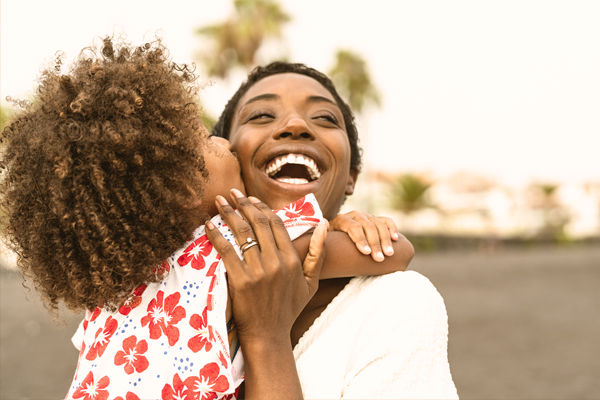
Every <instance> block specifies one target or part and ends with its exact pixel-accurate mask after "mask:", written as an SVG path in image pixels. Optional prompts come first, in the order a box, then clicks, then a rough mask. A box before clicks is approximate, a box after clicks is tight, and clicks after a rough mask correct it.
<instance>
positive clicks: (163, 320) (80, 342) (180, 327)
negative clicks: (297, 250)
mask: <svg viewBox="0 0 600 400" xmlns="http://www.w3.org/2000/svg"><path fill="white" fill-rule="evenodd" d="M276 214H277V215H279V217H281V219H282V220H283V222H284V225H285V227H286V228H287V230H288V233H289V234H290V237H291V238H292V240H293V239H295V238H297V237H299V236H300V235H302V234H303V233H305V232H306V231H307V230H308V229H310V228H312V227H314V226H316V225H318V224H319V222H320V221H321V220H322V214H321V211H320V209H319V207H318V204H317V202H316V199H315V198H314V196H313V195H312V194H310V195H307V196H306V197H304V198H302V199H300V200H298V201H296V202H294V203H292V204H290V205H288V206H287V207H285V208H284V209H282V210H278V211H276ZM212 222H213V223H214V224H215V226H217V227H218V229H219V230H220V232H221V233H222V234H223V236H224V237H225V238H226V239H227V240H229V241H230V242H231V243H232V244H233V245H234V248H235V249H236V251H237V253H238V255H239V256H240V257H242V254H241V252H240V250H239V247H238V245H237V244H236V243H235V240H234V238H233V234H232V233H231V231H230V230H229V228H228V227H227V225H226V224H225V222H224V221H223V219H222V218H221V217H220V216H218V215H217V216H216V217H214V218H213V219H212ZM220 260H221V258H220V256H219V255H218V254H217V251H216V250H215V249H214V248H213V246H212V244H211V243H210V242H209V241H208V238H207V236H206V234H205V232H204V226H201V227H199V228H197V229H196V230H195V231H194V234H193V237H192V239H191V240H190V241H188V242H187V243H186V244H185V245H184V246H183V247H182V248H181V249H179V250H178V251H176V252H175V253H173V255H172V256H171V257H169V259H168V260H166V261H165V262H163V264H162V265H161V266H160V267H159V268H160V269H164V270H165V271H166V272H167V276H166V278H165V279H164V280H163V281H161V282H158V283H150V284H148V285H141V286H139V287H138V288H137V289H135V291H134V292H133V293H132V295H131V297H130V298H129V299H128V301H127V302H126V303H125V304H123V305H122V306H121V307H120V308H119V310H118V311H117V312H109V311H107V310H105V309H102V308H96V309H95V310H94V311H93V312H92V311H88V312H87V315H86V317H85V319H84V320H83V321H82V322H81V324H80V326H79V329H78V330H77V332H76V333H75V335H74V336H73V339H72V340H73V343H74V344H75V347H77V348H78V349H79V351H80V352H79V363H78V365H77V370H76V371H75V377H74V378H73V382H72V384H71V386H70V388H69V392H68V394H67V398H68V399H82V400H105V399H122V400H134V399H186V400H190V399H197V400H208V399H222V398H225V399H233V398H235V397H236V395H237V389H238V387H239V385H240V384H241V383H242V381H243V379H244V361H243V355H242V352H241V350H240V351H237V352H236V354H235V356H234V358H233V360H231V357H230V347H229V343H228V332H227V321H226V316H225V310H226V306H227V282H226V280H225V267H224V265H223V262H221V261H220Z"/></svg>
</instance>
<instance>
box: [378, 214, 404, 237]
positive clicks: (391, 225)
mask: <svg viewBox="0 0 600 400" xmlns="http://www.w3.org/2000/svg"><path fill="white" fill-rule="evenodd" d="M379 219H380V220H381V221H383V223H384V224H385V225H386V226H387V228H388V231H389V232H390V237H391V238H392V240H393V241H394V242H395V241H397V240H398V239H400V234H399V233H398V227H397V226H396V223H395V222H394V220H393V219H391V218H388V217H379Z"/></svg>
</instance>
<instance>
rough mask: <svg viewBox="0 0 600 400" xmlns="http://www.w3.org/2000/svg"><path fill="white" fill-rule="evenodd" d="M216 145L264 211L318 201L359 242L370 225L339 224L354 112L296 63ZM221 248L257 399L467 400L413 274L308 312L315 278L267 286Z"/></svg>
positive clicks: (277, 75)
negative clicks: (222, 145)
mask: <svg viewBox="0 0 600 400" xmlns="http://www.w3.org/2000/svg"><path fill="white" fill-rule="evenodd" d="M213 134H215V135H217V136H222V137H225V138H228V139H229V140H230V142H231V150H232V151H234V152H237V154H238V157H239V158H240V163H241V167H242V175H243V177H244V181H245V183H246V190H247V192H248V194H249V195H252V196H256V197H258V198H260V199H262V200H263V201H265V202H266V206H264V207H266V208H278V207H280V206H283V205H285V204H288V203H289V202H290V201H293V200H295V199H297V198H299V197H301V196H303V195H305V194H307V193H311V192H312V193H314V194H315V196H316V198H317V200H318V201H319V204H320V205H321V208H322V210H323V214H324V216H325V217H326V218H329V219H330V220H331V222H332V223H331V225H332V227H334V228H336V229H339V230H344V231H347V232H348V233H349V234H350V235H351V236H352V235H353V234H355V233H354V232H356V231H357V230H360V229H356V228H357V225H360V223H354V224H351V223H348V218H336V215H337V213H338V212H339V209H340V207H341V205H342V203H343V202H344V200H345V197H346V196H348V195H351V194H352V193H353V191H354V185H355V183H356V179H357V177H358V173H359V168H360V150H359V147H358V134H357V130H356V126H355V124H354V118H353V115H352V112H351V110H350V109H349V107H348V106H347V105H346V104H345V103H344V102H343V101H342V99H341V98H340V96H339V95H338V94H337V91H336V90H335V87H334V86H333V84H332V82H331V80H330V79H329V78H327V77H326V76H325V75H323V74H321V73H319V72H318V71H316V70H314V69H311V68H307V67H306V66H304V65H301V64H290V63H273V64H270V65H268V66H266V67H259V68H257V69H255V70H254V71H253V72H252V73H250V75H249V76H248V79H247V81H246V82H244V83H243V84H242V85H241V86H240V88H239V89H238V91H237V92H236V94H235V95H234V96H233V97H232V99H231V100H230V101H229V103H228V104H227V106H226V107H225V110H224V112H223V113H222V115H221V117H220V119H219V122H218V123H217V125H216V126H215V128H214V130H213ZM350 219H351V220H352V219H356V220H360V221H362V222H361V223H362V224H363V225H365V224H366V226H368V225H369V223H371V224H372V225H371V226H370V228H365V231H366V239H367V240H368V242H369V244H373V243H375V242H376V240H373V238H374V237H377V233H378V232H381V231H382V227H381V226H382V225H384V224H381V223H380V222H377V220H375V219H373V218H371V217H370V216H365V215H364V214H358V213H354V214H352V215H350ZM371 221H372V222H371ZM248 223H249V224H250V225H251V226H252V227H253V228H258V226H257V223H256V222H254V221H252V220H248ZM238 224H239V225H238V226H242V227H243V229H248V226H247V225H244V224H246V223H245V222H243V221H239V222H238ZM384 226H385V225H384ZM267 236H268V235H267ZM384 237H385V235H384ZM212 239H213V238H211V240H212ZM213 243H214V244H215V247H216V248H217V250H219V252H221V251H224V252H225V253H224V254H223V259H224V261H225V264H226V265H227V266H228V271H230V270H231V272H230V273H229V274H230V277H229V279H230V283H229V284H230V287H231V291H232V293H235V296H233V309H234V317H235V319H236V323H239V321H238V318H241V319H242V324H243V325H244V324H246V323H247V329H246V330H245V332H244V335H247V337H250V338H252V340H250V341H249V343H250V345H249V346H246V347H244V344H243V343H242V348H243V351H244V355H245V359H246V363H247V368H248V369H247V376H246V395H247V397H253V396H257V397H261V396H262V397H265V398H266V397H273V398H274V397H277V398H281V397H288V396H289V397H290V398H296V397H302V395H304V396H305V397H307V398H342V397H346V398H457V394H456V388H455V387H454V383H453V382H452V377H451V375H450V370H449V365H448V359H447V316H446V310H445V307H444V304H443V300H442V299H441V296H440V295H439V293H437V291H436V289H435V288H434V287H433V285H431V283H430V282H429V281H428V280H427V279H426V278H424V277H423V276H421V275H419V274H417V273H416V272H413V271H408V272H400V273H394V274H390V275H386V276H382V277H362V278H354V279H352V280H350V279H335V280H325V281H321V282H320V287H319V290H318V291H317V293H316V295H315V296H314V297H313V298H312V299H311V300H310V301H308V299H309V298H310V297H311V296H310V291H309V290H307V285H308V284H309V283H310V282H312V281H311V279H310V277H306V276H304V275H300V274H299V273H296V274H294V275H293V276H292V275H291V274H284V273H282V272H281V268H283V267H281V268H272V269H270V270H268V271H265V270H263V271H262V272H261V273H260V276H258V277H257V276H256V274H254V273H253V272H252V271H253V269H254V268H249V267H248V266H247V264H246V263H245V262H243V261H239V260H236V259H234V258H233V257H226V256H227V254H231V252H230V251H228V247H227V244H226V243H224V242H223V241H222V240H220V238H218V237H215V238H214V242H213ZM221 245H222V246H221ZM382 245H383V246H382V247H383V249H381V250H380V248H376V247H375V245H371V246H367V245H365V248H364V251H363V253H365V254H368V253H372V256H373V257H374V258H376V259H382V258H383V257H384V254H383V253H385V254H388V252H389V249H388V247H389V245H388V243H387V242H386V240H385V239H384V240H383V241H382ZM370 247H373V248H372V249H371V248H370ZM286 255H287V254H286ZM228 262H229V263H233V264H235V265H236V267H234V268H230V267H229V265H228ZM297 265H298V267H296V268H295V270H296V272H298V268H299V265H300V262H297ZM242 288H243V289H242ZM290 288H295V290H294V291H290ZM290 294H293V295H290ZM306 301H308V304H307V306H306V307H305V308H304V309H303V310H302V312H301V313H300V311H299V308H301V306H300V305H301V304H302V303H304V302H306ZM263 303H264V304H269V307H264V306H261V304H263ZM236 308H237V309H238V310H237V311H239V310H242V309H243V310H244V311H243V313H241V312H239V313H238V312H237V311H236ZM298 313H300V315H299V316H298ZM242 314H243V315H242ZM250 316H251V317H250ZM296 316H298V318H296ZM293 319H296V321H295V322H294V323H293V326H292V325H291V322H290V321H292V322H293ZM265 332H268V335H265ZM290 334H291V339H290V338H289V335H290ZM286 335H288V336H287V337H286ZM296 343H297V345H296ZM292 345H296V346H295V348H294V350H292ZM294 360H295V361H296V365H293V364H294ZM299 381H300V382H301V383H302V384H301V386H302V389H300V384H299V383H298V382H299Z"/></svg>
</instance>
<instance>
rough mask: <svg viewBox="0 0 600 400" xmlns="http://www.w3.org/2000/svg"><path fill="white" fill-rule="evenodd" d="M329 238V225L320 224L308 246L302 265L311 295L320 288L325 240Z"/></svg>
mask: <svg viewBox="0 0 600 400" xmlns="http://www.w3.org/2000/svg"><path fill="white" fill-rule="evenodd" d="M326 238H327V225H326V224H319V226H317V228H316V229H315V231H314V232H313V235H312V237H311V238H310V245H309V246H308V254H307V255H306V258H305V259H304V263H303V264H302V270H303V271H304V277H305V278H306V282H307V283H308V287H309V293H310V295H311V296H312V295H314V294H315V292H316V291H317V289H318V288H319V276H320V275H321V267H322V266H323V261H324V260H325V239H326Z"/></svg>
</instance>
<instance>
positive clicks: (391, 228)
mask: <svg viewBox="0 0 600 400" xmlns="http://www.w3.org/2000/svg"><path fill="white" fill-rule="evenodd" d="M329 230H332V231H342V232H346V233H347V234H348V236H350V239H352V241H353V242H354V243H355V244H356V248H357V249H358V251H360V252H361V253H363V254H370V255H371V257H372V258H373V260H375V261H383V260H384V254H385V255H386V256H391V255H393V254H394V248H393V247H392V240H393V241H397V240H398V238H399V237H400V236H399V235H398V229H397V228H396V224H395V223H394V221H393V220H392V219H391V218H388V217H374V216H372V215H370V214H367V213H364V212H360V211H350V212H349V213H346V214H339V215H338V216H336V217H335V218H334V219H332V220H331V221H330V222H329Z"/></svg>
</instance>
